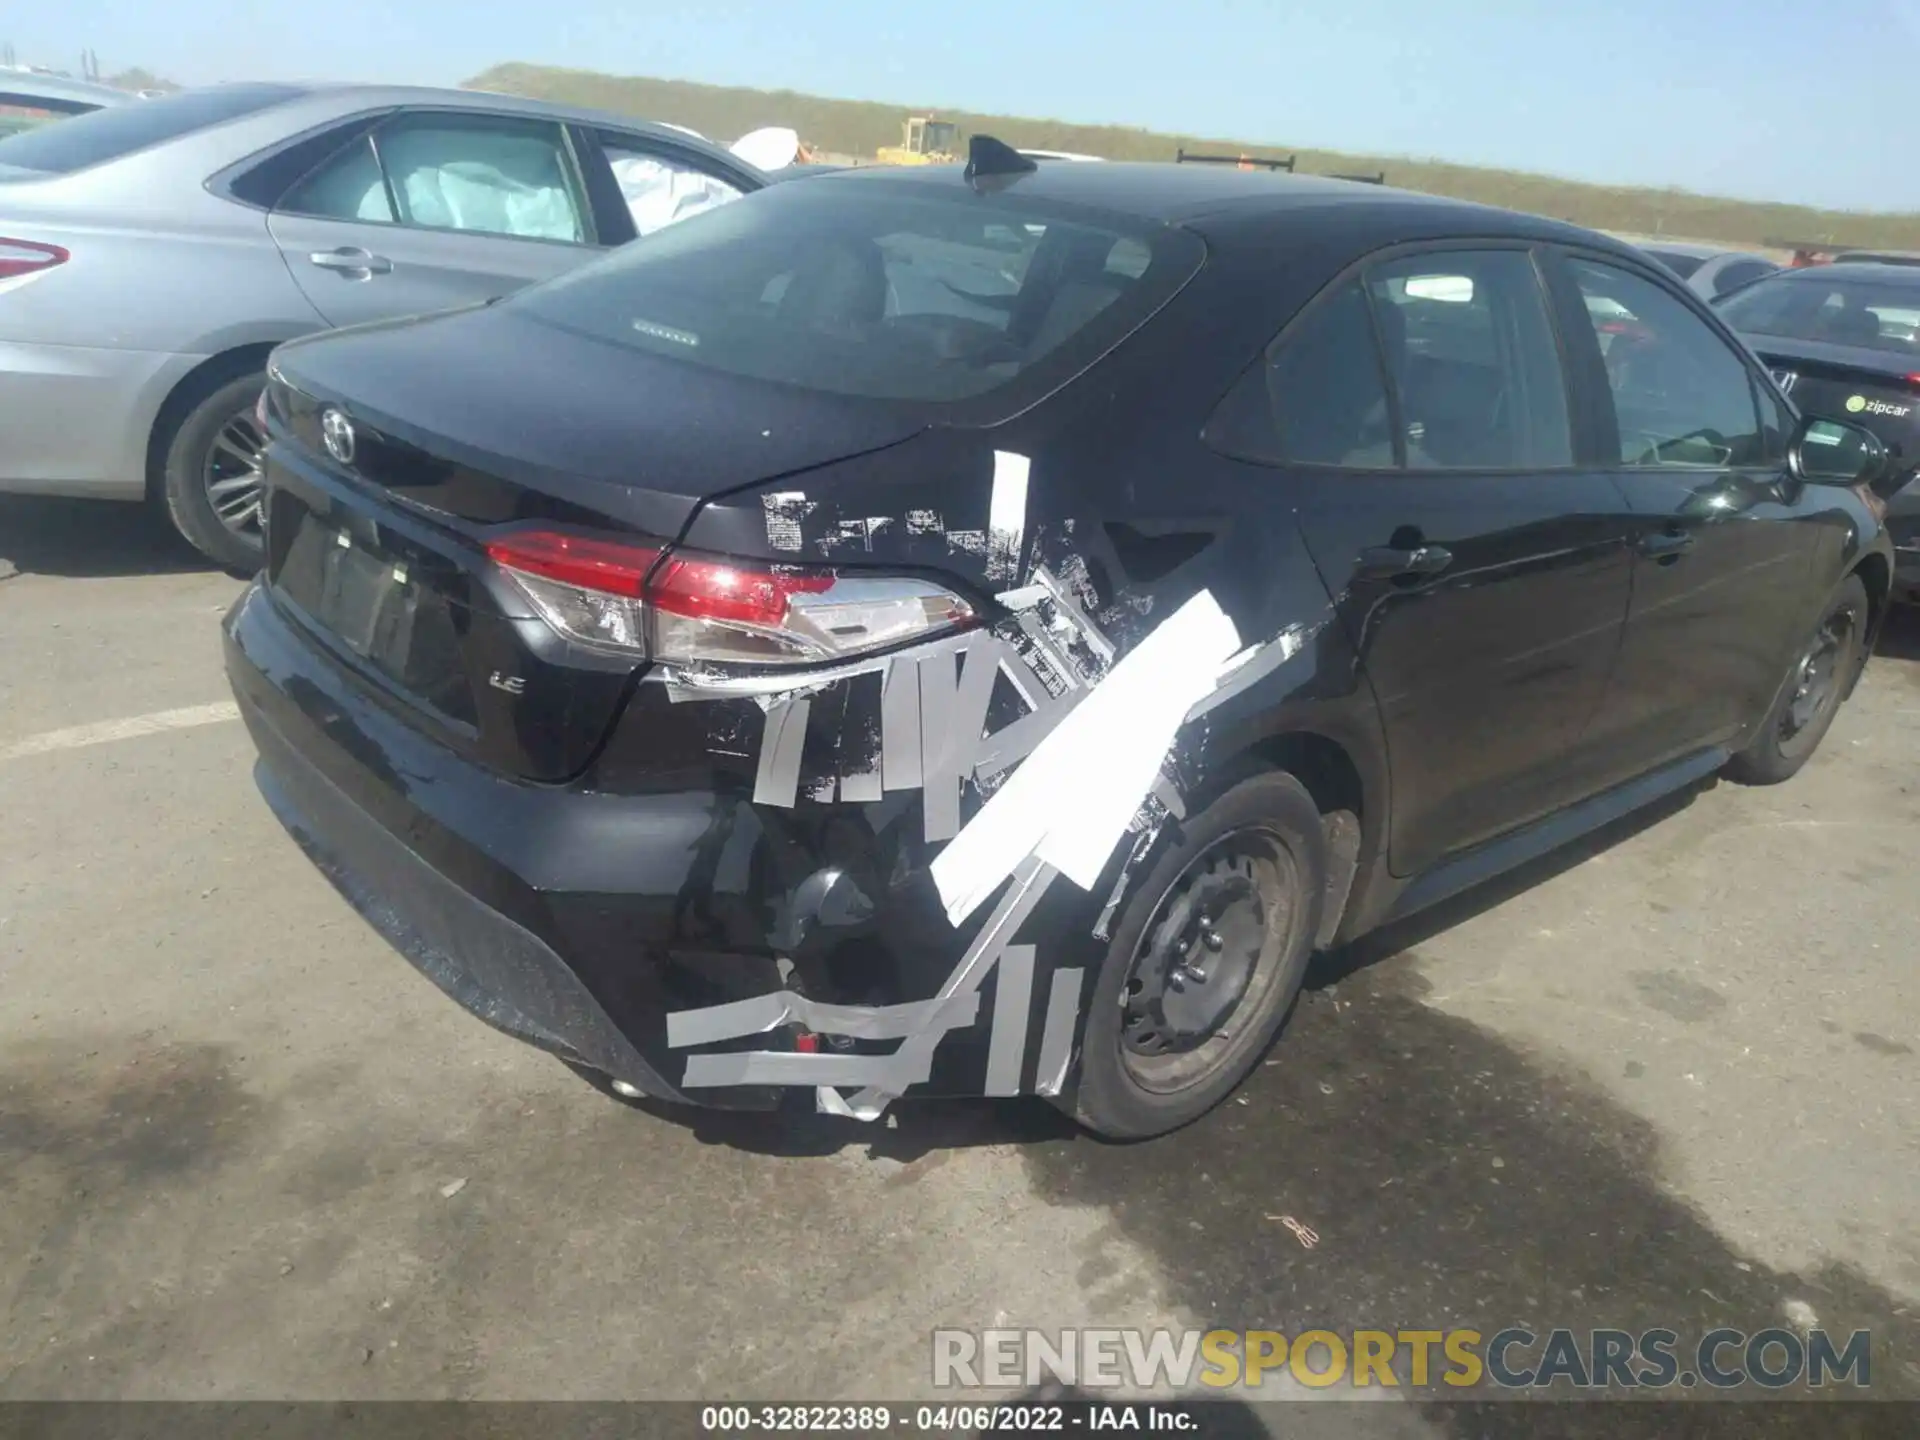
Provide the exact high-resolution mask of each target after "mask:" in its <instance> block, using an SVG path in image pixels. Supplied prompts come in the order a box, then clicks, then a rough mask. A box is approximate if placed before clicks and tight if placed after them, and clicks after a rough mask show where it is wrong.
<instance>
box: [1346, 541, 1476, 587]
mask: <svg viewBox="0 0 1920 1440" xmlns="http://www.w3.org/2000/svg"><path fill="white" fill-rule="evenodd" d="M1451 564H1453V552H1452V551H1451V550H1446V549H1442V548H1441V547H1440V546H1438V545H1413V546H1404V547H1403V546H1398V545H1369V546H1368V547H1367V548H1366V549H1365V550H1362V551H1361V552H1360V573H1361V574H1363V575H1369V576H1378V577H1384V578H1389V579H1398V578H1400V577H1402V576H1428V575H1438V574H1439V573H1440V572H1441V571H1442V570H1445V569H1446V568H1447V567H1448V566H1449V565H1451Z"/></svg>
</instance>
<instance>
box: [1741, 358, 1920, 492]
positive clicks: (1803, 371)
mask: <svg viewBox="0 0 1920 1440" xmlns="http://www.w3.org/2000/svg"><path fill="white" fill-rule="evenodd" d="M1748 338H1749V343H1751V344H1752V345H1753V347H1754V350H1755V351H1756V353H1758V354H1759V356H1760V358H1761V359H1762V360H1764V361H1765V362H1766V364H1767V368H1768V369H1770V370H1771V371H1772V372H1773V375H1774V379H1775V380H1777V381H1779V382H1780V384H1781V386H1782V387H1783V388H1784V389H1785V390H1786V392H1787V394H1788V395H1790V396H1791V397H1792V399H1793V403H1794V404H1795V405H1796V406H1797V407H1799V410H1800V412H1801V413H1802V414H1803V415H1817V416H1824V417H1827V418H1830V419H1834V420H1844V421H1847V422H1848V423H1849V424H1854V425H1859V426H1861V427H1863V428H1864V429H1867V430H1871V431H1872V432H1873V433H1874V434H1875V435H1877V436H1878V437H1879V438H1880V441H1881V443H1882V444H1884V445H1885V446H1886V447H1887V449H1888V450H1890V451H1892V452H1893V455H1894V471H1895V474H1896V475H1897V476H1898V477H1902V483H1904V477H1905V476H1907V475H1908V474H1910V473H1911V472H1912V471H1913V468H1914V466H1915V465H1916V464H1920V380H1917V379H1916V378H1915V373H1914V372H1915V371H1916V368H1920V367H1916V366H1915V365H1914V364H1913V362H1909V361H1903V359H1902V357H1900V356H1898V355H1889V354H1887V353H1885V352H1883V351H1874V350H1862V349H1858V348H1855V347H1852V346H1845V345H1827V344H1821V343H1819V342H1816V341H1802V340H1796V341H1792V342H1781V341H1776V340H1772V339H1770V337H1767V336H1750V337H1748ZM1888 483H1889V484H1891V483H1893V482H1892V481H1891V480H1890V481H1889V482H1888ZM1883 488H1884V487H1883ZM1895 488H1897V486H1896V487H1895Z"/></svg>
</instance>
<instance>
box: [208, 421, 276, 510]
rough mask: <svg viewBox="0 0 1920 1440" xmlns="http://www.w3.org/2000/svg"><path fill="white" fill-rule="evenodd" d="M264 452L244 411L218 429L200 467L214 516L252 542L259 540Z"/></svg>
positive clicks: (259, 437)
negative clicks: (261, 467)
mask: <svg viewBox="0 0 1920 1440" xmlns="http://www.w3.org/2000/svg"><path fill="white" fill-rule="evenodd" d="M265 449H266V441H265V439H264V438H263V437H262V436H261V434H260V430H259V428H258V426H256V425H255V424H254V419H253V412H252V410H250V409H248V410H243V411H241V412H240V413H239V414H237V415H235V416H234V417H233V418H232V419H230V420H228V421H227V423H226V424H225V425H223V426H221V427H220V430H219V432H218V433H217V434H216V435H215V436H214V437H213V444H212V445H210V446H208V447H207V457H206V461H205V463H204V464H203V465H202V467H201V474H202V476H203V477H204V483H205V485H206V487H207V503H208V504H210V505H211V506H212V507H213V513H214V515H215V516H216V517H217V518H218V519H219V521H220V523H221V524H222V525H224V526H226V527H227V529H229V530H231V531H232V532H233V533H234V534H236V535H240V536H243V537H245V538H246V539H249V540H254V541H257V540H258V539H259V538H260V500H261V496H262V494H263V493H264V483H263V480H262V477H261V473H260V466H261V460H262V452H263V451H264V450H265Z"/></svg>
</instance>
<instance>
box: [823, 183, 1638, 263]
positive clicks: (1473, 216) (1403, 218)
mask: <svg viewBox="0 0 1920 1440" xmlns="http://www.w3.org/2000/svg"><path fill="white" fill-rule="evenodd" d="M819 178H820V182H821V183H822V184H828V185H840V184H851V185H889V184H897V185H907V186H928V185H943V184H944V185H952V186H955V187H964V186H965V185H966V184H967V181H966V178H965V167H964V166H961V165H924V166H899V165H866V166H860V167H857V168H854V169H849V170H842V171H838V172H835V173H833V174H828V175H822V176H821V177H819ZM1008 183H1009V184H1010V185H1011V186H1012V187H1013V188H1012V189H1011V190H1010V192H1009V193H1012V194H1017V195H1020V196H1030V197H1032V198H1034V199H1037V200H1043V201H1055V202H1059V203H1063V204H1071V205H1085V206H1088V207H1089V208H1093V209H1101V210H1107V211H1111V212H1114V213H1116V214H1120V215H1128V216H1132V217H1134V218H1136V219H1141V220H1148V221H1158V222H1160V223H1163V224H1172V225H1182V226H1188V227H1190V228H1193V229H1196V230H1200V231H1201V232H1202V233H1206V234H1209V235H1212V234H1216V233H1219V231H1220V228H1221V226H1222V224H1223V223H1224V222H1227V221H1233V222H1244V221H1248V220H1252V221H1256V222H1258V221H1260V220H1264V219H1267V218H1270V217H1278V216H1282V215H1287V214H1305V213H1308V212H1311V211H1325V210H1328V209H1333V208H1337V209H1340V210H1342V211H1344V212H1347V213H1349V214H1353V215H1356V216H1358V215H1364V214H1367V213H1369V212H1371V213H1373V214H1377V215H1378V216H1379V217H1380V230H1381V235H1380V243H1381V244H1383V245H1385V244H1392V243H1394V240H1395V239H1396V238H1397V237H1396V235H1395V233H1394V232H1395V231H1396V230H1399V229H1402V228H1404V229H1405V230H1406V231H1407V232H1408V238H1413V236H1414V235H1415V233H1416V232H1417V233H1418V234H1420V235H1430V234H1436V233H1440V234H1444V233H1447V232H1449V231H1453V232H1457V233H1459V234H1461V235H1476V236H1488V237H1496V238H1497V237H1512V238H1515V239H1542V240H1559V241H1562V242H1564V243H1568V244H1574V245H1586V246H1589V247H1591V248H1594V249H1602V250H1606V251H1610V252H1612V253H1615V254H1620V255H1626V256H1638V255H1640V254H1641V253H1642V252H1640V251H1638V250H1636V249H1635V248H1634V247H1632V246H1630V245H1627V244H1626V243H1624V242H1622V241H1619V240H1615V239H1613V238H1612V237H1610V236H1605V235H1601V234H1599V233H1598V232H1595V231H1591V230H1585V229H1582V228H1580V227H1579V226H1577V225H1569V224H1565V223H1563V222H1561V221H1557V220H1549V219H1545V218H1543V217H1541V216H1537V215H1525V214H1521V213H1520V212H1518V211H1513V210H1502V209H1498V208H1496V207H1494V206H1490V205H1479V204H1475V203H1473V202H1472V201H1468V200H1456V199H1453V198H1451V197H1448V196H1441V195H1427V194H1422V193H1420V192H1418V191H1413V190H1397V189H1394V188H1393V187H1391V186H1386V185H1373V184H1368V183H1365V182H1362V181H1357V180H1338V179H1335V178H1333V177H1332V176H1328V175H1295V174H1291V173H1287V172H1276V171H1271V170H1251V171H1248V170H1241V169H1239V168H1238V167H1236V166H1228V165H1180V164H1170V163H1167V162H1164V161H1161V162H1153V161H1107V162H1105V163H1102V164H1099V165H1045V164H1042V165H1037V166H1036V167H1035V168H1034V169H1033V170H1031V171H1027V172H1024V173H1021V174H1019V175H1017V176H1014V177H1012V178H1011V180H1010V181H1009V182H1008ZM1390 217H1395V218H1390Z"/></svg>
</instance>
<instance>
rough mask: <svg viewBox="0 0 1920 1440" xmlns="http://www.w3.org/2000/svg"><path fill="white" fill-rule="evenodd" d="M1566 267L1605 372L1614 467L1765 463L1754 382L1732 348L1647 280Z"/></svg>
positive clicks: (1590, 265) (1583, 265) (1578, 265)
mask: <svg viewBox="0 0 1920 1440" xmlns="http://www.w3.org/2000/svg"><path fill="white" fill-rule="evenodd" d="M1569 268H1570V269H1571V270H1572V272H1573V278H1574V282H1575V284H1577V285H1578V286H1579V287H1580V294H1581V298H1582V299H1583V300H1584V301H1585V309H1586V313H1587V318H1588V320H1589V321H1590V322H1591V324H1592V325H1593V334H1594V339H1595V340H1596V341H1597V342H1598V344H1599V347H1600V353H1601V358H1602V359H1603V360H1604V361H1605V364H1606V372H1607V385H1608V388H1609V389H1610V390H1611V392H1612V395H1613V410H1614V418H1615V420H1616V421H1617V423H1618V426H1619V438H1620V461H1621V463H1622V464H1624V465H1627V466H1632V467H1636V468H1637V467H1668V466H1680V467H1700V466H1706V467H1712V468H1723V467H1726V466H1732V465H1757V464H1763V463H1765V461H1766V458H1767V444H1766V442H1765V440H1764V439H1763V438H1762V437H1761V434H1760V419H1759V415H1758V413H1757V411H1756V410H1755V407H1754V388H1755V387H1754V384H1753V377H1752V375H1751V372H1750V371H1749V370H1748V368H1747V365H1746V362H1745V361H1744V360H1742V359H1741V358H1740V355H1739V354H1738V352H1736V351H1735V350H1734V349H1733V347H1731V346H1730V345H1728V344H1727V342H1726V341H1724V340H1722V339H1721V338H1720V336H1719V335H1717V334H1715V333H1714V331H1713V329H1712V327H1710V326H1709V325H1708V324H1707V323H1706V322H1705V321H1704V320H1702V319H1701V318H1700V317H1699V316H1698V315H1696V314H1694V313H1693V311H1692V310H1691V309H1689V308H1688V307H1687V306H1686V305H1684V304H1682V303H1681V302H1680V301H1679V300H1678V299H1677V298H1675V297H1674V296H1672V295H1669V294H1668V293H1667V292H1666V291H1665V290H1663V289H1661V288H1660V287H1659V286H1658V285H1655V284H1654V283H1653V282H1652V281H1650V280H1645V279H1642V278H1641V277H1640V276H1638V275H1634V274H1631V273H1630V272H1628V271H1625V270H1618V269H1615V268H1614V267H1613V266H1611V265H1601V264H1598V263H1595V262H1593V261H1587V260H1575V261H1572V262H1571V263H1570V267H1569Z"/></svg>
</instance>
